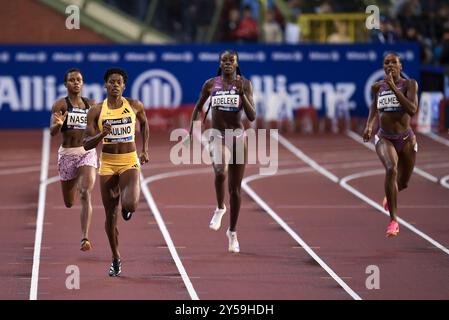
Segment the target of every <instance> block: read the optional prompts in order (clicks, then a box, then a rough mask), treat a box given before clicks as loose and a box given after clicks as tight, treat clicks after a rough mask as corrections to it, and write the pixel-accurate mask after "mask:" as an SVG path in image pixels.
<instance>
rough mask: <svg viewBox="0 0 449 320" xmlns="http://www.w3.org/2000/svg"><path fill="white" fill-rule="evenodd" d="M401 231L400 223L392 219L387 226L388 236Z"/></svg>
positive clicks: (393, 235) (395, 234)
mask: <svg viewBox="0 0 449 320" xmlns="http://www.w3.org/2000/svg"><path fill="white" fill-rule="evenodd" d="M398 233H399V224H398V223H397V222H396V221H391V222H390V224H389V225H388V227H387V237H395V236H397V235H398Z"/></svg>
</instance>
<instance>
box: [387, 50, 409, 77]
mask: <svg viewBox="0 0 449 320" xmlns="http://www.w3.org/2000/svg"><path fill="white" fill-rule="evenodd" d="M390 54H391V55H393V56H395V57H397V58H398V59H399V62H401V56H400V55H399V53H397V52H394V51H389V52H387V53H385V55H384V58H385V57H386V56H388V55H390ZM399 75H400V76H401V77H402V78H404V79H408V78H407V77H406V76H405V75H404V74H403V73H402V71H400V72H399Z"/></svg>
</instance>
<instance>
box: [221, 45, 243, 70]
mask: <svg viewBox="0 0 449 320" xmlns="http://www.w3.org/2000/svg"><path fill="white" fill-rule="evenodd" d="M226 52H228V53H230V54H232V55H234V56H235V57H236V58H237V62H238V61H239V54H238V53H237V51H234V50H230V49H227V50H224V51H222V52H220V55H219V56H218V59H219V60H218V61H220V60H221V56H222V55H224V54H225V53H226ZM221 73H222V71H221V68H220V67H218V71H217V76H221ZM236 73H237V74H238V75H239V76H242V72H241V71H240V67H238V66H237V68H236Z"/></svg>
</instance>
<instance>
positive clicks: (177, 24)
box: [103, 0, 449, 65]
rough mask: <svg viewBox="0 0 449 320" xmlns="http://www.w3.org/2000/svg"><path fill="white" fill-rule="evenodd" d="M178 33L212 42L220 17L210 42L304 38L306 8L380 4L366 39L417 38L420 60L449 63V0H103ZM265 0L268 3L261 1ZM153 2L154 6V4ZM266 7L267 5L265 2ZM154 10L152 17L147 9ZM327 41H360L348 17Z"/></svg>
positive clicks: (352, 9)
mask: <svg viewBox="0 0 449 320" xmlns="http://www.w3.org/2000/svg"><path fill="white" fill-rule="evenodd" d="M103 1H104V2H105V3H107V4H109V5H111V6H114V7H116V8H117V9H119V10H121V11H123V12H125V13H127V14H128V15H130V16H132V17H135V18H137V19H139V20H140V21H142V22H143V23H145V22H150V23H151V26H152V27H153V28H155V29H157V30H159V31H162V32H164V33H166V34H168V35H169V36H171V37H173V38H174V39H176V41H177V42H178V43H204V42H209V41H208V40H207V39H206V37H205V35H206V34H207V30H208V28H210V26H211V24H212V23H213V19H214V16H215V15H217V14H219V16H218V17H217V32H215V33H214V35H213V37H212V38H211V39H210V41H211V42H233V43H258V42H263V43H301V42H302V43H303V42H319V41H320V40H319V39H315V40H314V39H306V38H304V37H302V32H301V30H300V25H299V24H298V23H297V21H298V19H299V18H300V17H301V15H307V14H333V13H340V14H350V13H359V14H364V13H365V10H366V8H367V6H369V5H373V4H374V5H377V6H378V7H379V9H380V13H381V16H380V29H373V30H372V31H370V33H369V34H368V36H367V37H366V38H365V39H364V40H363V42H373V43H380V44H382V43H388V44H392V43H400V42H406V41H414V42H418V43H419V45H420V48H421V62H422V63H425V64H440V65H449V2H448V1H445V0H353V1H338V0H284V1H275V0H263V1H259V0H224V1H214V0H171V1H156V0H134V1H127V0H103ZM262 4H264V5H266V6H263V5H262ZM151 6H153V7H154V8H152V9H151V10H149V9H150V7H151ZM262 7H263V8H262ZM149 11H151V12H153V14H152V17H151V21H150V19H148V18H149V17H148V12H149ZM329 30H330V32H329V33H330V34H329V35H328V36H327V37H326V39H325V42H327V43H352V42H360V41H357V40H356V39H354V38H351V36H350V35H349V32H348V23H347V21H345V18H344V17H343V18H340V19H335V20H333V23H332V26H331V27H330V28H329Z"/></svg>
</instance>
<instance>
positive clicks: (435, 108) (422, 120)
mask: <svg viewBox="0 0 449 320" xmlns="http://www.w3.org/2000/svg"><path fill="white" fill-rule="evenodd" d="M443 99H444V96H443V93H441V92H423V93H422V94H421V99H420V103H419V110H418V120H417V122H418V123H417V130H418V132H422V133H429V132H432V131H437V130H438V125H439V108H440V103H441V101H442V100H443Z"/></svg>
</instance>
